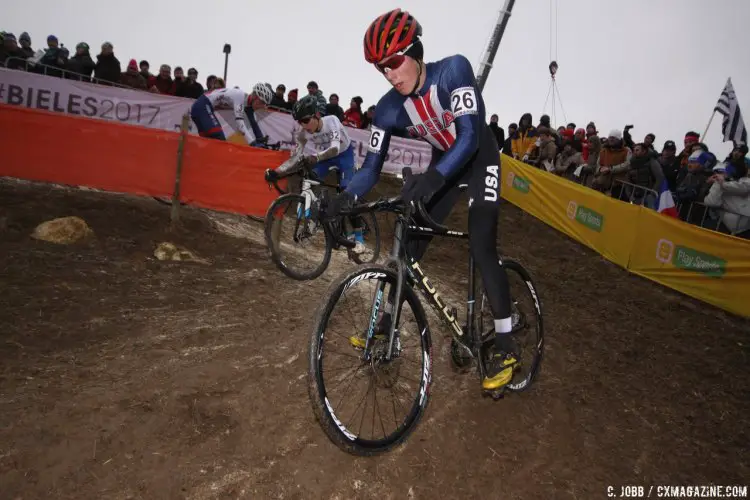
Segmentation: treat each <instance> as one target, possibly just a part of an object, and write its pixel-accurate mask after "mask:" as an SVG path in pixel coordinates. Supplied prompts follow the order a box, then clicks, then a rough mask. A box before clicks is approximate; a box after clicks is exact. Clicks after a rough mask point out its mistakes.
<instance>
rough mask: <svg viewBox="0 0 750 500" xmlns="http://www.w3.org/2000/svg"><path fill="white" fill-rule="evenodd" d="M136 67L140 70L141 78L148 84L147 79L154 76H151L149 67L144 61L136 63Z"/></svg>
mask: <svg viewBox="0 0 750 500" xmlns="http://www.w3.org/2000/svg"><path fill="white" fill-rule="evenodd" d="M138 67H139V68H140V69H141V76H142V77H143V78H144V79H145V80H146V82H147V83H148V81H149V79H150V78H151V77H152V76H154V75H152V74H151V72H150V71H149V69H151V65H150V64H149V63H148V61H146V60H145V59H144V60H142V61H141V62H139V63H138Z"/></svg>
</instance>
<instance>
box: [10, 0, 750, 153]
mask: <svg viewBox="0 0 750 500" xmlns="http://www.w3.org/2000/svg"><path fill="white" fill-rule="evenodd" d="M503 3H504V2H503V1H502V0H497V1H491V0H461V1H447V0H403V1H401V2H398V3H390V2H362V1H351V0H350V1H346V0H325V1H321V2H311V1H299V0H287V1H286V2H280V3H278V4H277V3H274V2H268V1H263V2H259V1H257V0H243V1H240V0H213V1H210V2H208V1H206V2H199V1H195V0H181V1H179V2H164V1H156V0H148V1H145V0H128V1H124V2H114V1H106V0H99V1H86V0H66V1H64V2H52V1H51V0H24V1H23V2H21V1H15V2H9V3H8V5H6V6H4V7H3V15H2V21H0V22H1V23H2V26H0V29H3V30H5V31H10V32H13V33H15V34H16V36H19V35H20V34H21V32H23V31H28V32H29V34H30V35H31V39H32V47H34V48H35V49H37V48H40V47H44V46H46V37H47V35H48V34H51V33H53V34H55V35H56V36H57V37H58V38H59V40H60V41H61V42H62V43H63V44H65V46H66V47H70V48H71V50H74V47H75V45H76V44H77V43H78V42H80V41H85V42H87V43H88V44H89V45H90V46H91V47H92V53H93V52H96V53H98V50H99V47H100V45H101V43H102V42H104V41H105V40H106V41H110V42H112V44H113V45H114V50H115V55H116V56H117V57H118V58H119V59H120V62H121V63H122V64H123V69H124V66H125V65H127V61H128V60H129V59H131V58H135V59H137V60H141V59H147V60H148V61H149V62H150V63H151V69H152V72H154V70H155V69H156V70H157V71H158V66H159V65H160V64H161V63H168V64H170V65H171V66H172V67H173V68H174V67H175V66H177V65H179V66H182V67H183V68H184V69H185V70H187V68H188V67H190V66H194V67H196V68H197V69H198V71H199V79H200V80H201V82H202V83H204V84H205V79H206V77H207V76H208V75H209V74H210V73H214V74H217V75H219V76H221V75H222V73H223V69H224V54H223V53H222V47H223V45H224V43H231V45H232V54H231V55H230V61H229V73H228V84H229V85H231V86H234V85H238V86H240V87H241V88H243V89H245V90H249V89H250V87H251V86H252V84H253V83H254V82H256V81H259V80H260V81H267V82H270V83H271V84H272V85H273V86H274V87H275V86H276V84H278V83H284V84H285V85H286V87H287V90H289V89H291V88H294V87H297V88H299V89H300V91H301V92H302V93H304V92H305V86H306V85H307V82H308V81H309V80H316V81H317V82H318V84H319V85H320V89H321V90H322V91H323V92H324V94H325V95H326V97H327V96H328V94H330V93H331V92H336V93H337V94H339V96H340V98H341V101H342V105H343V107H344V108H346V105H348V102H349V100H350V99H351V97H352V96H354V95H360V96H362V98H363V99H364V101H365V106H369V105H370V104H374V103H375V102H377V100H378V99H379V98H380V96H381V95H382V94H383V93H384V92H386V91H387V90H388V88H389V87H388V83H387V82H386V81H385V79H384V78H383V77H382V76H381V75H380V74H379V73H378V72H377V71H376V70H375V69H373V68H372V66H370V65H368V64H367V63H366V62H365V61H364V58H363V53H362V37H363V34H364V31H365V29H366V28H367V25H368V23H369V22H370V21H371V20H372V19H374V18H375V17H377V16H378V15H379V14H381V13H383V12H385V11H387V10H389V9H391V8H394V7H401V8H404V9H407V10H409V11H410V12H411V13H412V14H413V15H414V16H415V17H416V18H417V19H418V20H419V21H420V23H421V24H422V27H423V30H424V36H423V38H422V39H423V42H424V46H425V59H426V60H427V61H430V60H434V59H439V58H442V57H445V56H448V55H451V54H456V53H461V54H464V55H465V56H466V57H467V58H468V59H469V60H470V61H471V63H472V65H473V66H474V70H475V72H476V71H477V70H478V67H479V61H480V58H481V55H482V53H483V51H484V49H485V48H486V45H487V42H488V40H489V36H490V33H491V31H492V29H493V27H494V25H495V22H496V19H497V12H498V11H499V9H500V8H501V7H502V6H503ZM556 3H559V10H558V13H557V32H558V33H557V36H555V32H554V26H553V31H552V32H550V5H551V3H550V0H518V1H517V2H516V5H515V7H514V10H513V15H512V16H511V18H510V21H509V24H508V28H507V30H506V32H505V36H504V37H503V40H502V42H501V44H500V48H499V50H498V53H497V56H496V58H495V63H494V67H493V69H492V71H491V73H490V77H489V80H488V82H487V84H486V86H485V89H484V92H483V95H484V100H485V103H486V106H487V111H488V115H489V114H491V113H497V114H498V115H499V116H500V122H501V125H502V126H503V127H505V128H506V129H507V124H508V123H510V122H517V121H518V119H519V118H520V116H521V114H523V113H524V112H530V113H532V115H533V117H534V123H535V124H536V123H537V122H538V120H539V116H540V115H541V114H542V113H543V112H545V109H544V102H545V98H546V96H547V93H548V90H549V88H550V87H549V84H550V77H549V70H548V65H549V62H550V36H551V38H552V55H553V58H556V59H557V62H558V64H559V67H560V68H559V71H558V74H557V82H558V88H559V93H560V98H561V100H562V104H563V106H564V108H565V115H566V117H567V121H573V122H575V123H576V124H577V125H578V126H581V127H583V126H585V125H586V123H587V122H589V121H592V120H593V121H594V122H595V123H596V125H597V128H598V129H599V131H600V135H606V134H608V133H609V130H610V129H612V128H620V129H622V127H623V126H624V125H625V124H632V125H634V126H635V128H634V129H633V130H632V132H631V133H632V135H633V137H634V139H635V140H637V141H638V140H642V138H643V136H644V135H645V134H647V133H649V132H653V133H654V134H656V142H657V144H658V146H659V149H661V146H662V145H663V144H664V141H666V140H668V139H672V140H675V141H676V142H677V143H678V145H679V144H680V143H681V142H682V138H683V137H684V134H685V132H687V131H688V130H695V131H697V132H698V133H700V134H702V133H703V131H704V129H705V127H706V124H707V122H708V119H709V117H710V116H711V113H712V110H713V108H714V106H715V104H716V101H717V100H718V98H719V95H720V93H721V91H722V89H723V87H724V84H725V83H726V79H727V77H731V78H732V82H733V84H734V88H735V91H736V92H737V96H738V99H739V102H740V106H741V107H742V109H743V111H744V113H743V116H744V117H745V121H746V123H748V122H747V121H748V118H747V117H748V116H750V64H748V63H749V62H750V55H748V51H747V47H748V34H747V33H748V32H747V26H748V24H747V20H748V19H750V0H711V1H706V0H702V1H701V0H605V1H602V0H553V1H552V6H553V10H554V5H555V4H556ZM563 4H564V5H563ZM553 24H554V23H553ZM555 39H556V40H555ZM556 111H557V125H560V124H564V122H565V119H564V118H563V112H562V109H561V108H560V106H559V105H558V106H557V108H556ZM546 112H547V114H550V116H552V106H551V98H550V102H549V103H548V104H547V109H546ZM488 119H489V116H488ZM553 123H554V121H553ZM748 125H750V123H748ZM705 142H706V143H707V144H708V145H709V147H710V148H711V150H712V151H714V152H715V153H716V154H717V156H719V157H720V158H719V159H720V160H722V159H723V158H724V156H725V155H726V154H727V153H728V151H729V150H730V149H731V143H722V142H721V116H720V115H719V116H717V117H716V118H715V119H714V122H713V124H712V125H711V129H710V130H709V133H708V136H707V138H706V140H705Z"/></svg>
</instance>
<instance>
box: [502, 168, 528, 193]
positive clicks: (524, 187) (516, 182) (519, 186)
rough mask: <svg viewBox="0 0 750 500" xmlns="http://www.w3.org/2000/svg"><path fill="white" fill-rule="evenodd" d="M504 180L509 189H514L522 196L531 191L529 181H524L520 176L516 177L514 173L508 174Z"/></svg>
mask: <svg viewBox="0 0 750 500" xmlns="http://www.w3.org/2000/svg"><path fill="white" fill-rule="evenodd" d="M505 179H506V183H507V184H508V186H509V187H512V188H513V189H516V190H518V191H520V192H522V193H523V194H527V193H528V192H529V190H530V189H531V181H530V180H528V179H524V178H523V177H521V176H520V175H516V174H515V173H514V172H508V175H507V176H506V177H505Z"/></svg>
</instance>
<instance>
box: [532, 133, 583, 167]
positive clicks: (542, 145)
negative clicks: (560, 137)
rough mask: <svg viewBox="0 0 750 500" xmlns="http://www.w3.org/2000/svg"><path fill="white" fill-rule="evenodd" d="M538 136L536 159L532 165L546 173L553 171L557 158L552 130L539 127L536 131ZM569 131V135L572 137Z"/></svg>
mask: <svg viewBox="0 0 750 500" xmlns="http://www.w3.org/2000/svg"><path fill="white" fill-rule="evenodd" d="M536 131H537V133H538V134H539V146H538V148H537V149H538V152H539V153H538V157H537V159H536V161H535V163H534V165H536V166H537V167H538V168H541V169H544V170H546V171H547V172H552V171H554V170H555V156H557V144H555V139H554V137H553V136H552V129H550V128H549V127H544V126H542V127H539V128H537V129H536ZM572 132H573V131H572V130H571V135H572Z"/></svg>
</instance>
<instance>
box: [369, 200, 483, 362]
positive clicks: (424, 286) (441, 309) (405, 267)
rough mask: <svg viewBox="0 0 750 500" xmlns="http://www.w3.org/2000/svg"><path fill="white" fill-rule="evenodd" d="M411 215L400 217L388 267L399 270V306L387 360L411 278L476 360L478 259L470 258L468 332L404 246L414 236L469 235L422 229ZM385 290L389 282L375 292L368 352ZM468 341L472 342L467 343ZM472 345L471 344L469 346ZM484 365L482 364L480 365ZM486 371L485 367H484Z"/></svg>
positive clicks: (396, 308) (389, 358) (451, 231)
mask: <svg viewBox="0 0 750 500" xmlns="http://www.w3.org/2000/svg"><path fill="white" fill-rule="evenodd" d="M409 215H410V210H408V209H407V212H406V214H405V215H399V218H398V221H397V223H396V230H395V234H394V237H393V248H392V251H391V255H390V257H389V258H388V260H387V262H386V265H387V266H391V267H393V266H395V267H396V268H397V271H398V272H397V276H398V278H397V284H396V292H395V296H394V301H393V306H394V307H395V310H394V314H393V320H392V321H391V331H390V338H389V342H388V352H387V355H386V361H390V360H391V359H392V357H393V345H394V343H395V338H396V335H395V332H396V325H398V324H399V319H400V318H399V315H400V308H399V307H397V306H396V305H397V304H401V300H402V295H403V287H404V279H408V280H409V281H410V284H414V283H416V284H417V285H418V288H419V290H420V291H421V292H422V295H423V296H424V297H425V298H426V299H427V302H428V303H429V304H430V305H431V306H432V308H433V309H434V310H435V311H436V312H437V314H438V316H440V318H441V319H442V320H443V323H445V324H446V326H448V327H450V328H451V330H452V335H453V337H454V338H456V340H457V341H458V342H459V343H460V345H462V346H464V347H465V350H466V352H467V353H469V354H470V356H471V357H472V358H474V357H475V354H474V352H473V351H472V349H471V348H470V346H476V345H478V344H477V343H476V341H477V340H478V339H475V333H476V332H475V324H474V316H475V309H474V304H475V297H474V292H475V290H474V288H475V286H474V283H475V272H476V264H475V262H474V257H473V256H471V255H469V283H468V287H469V292H468V297H467V308H466V331H464V327H462V326H461V325H460V324H459V322H458V313H457V310H456V308H455V307H451V306H450V305H449V304H447V303H445V302H444V300H443V299H442V298H441V297H440V293H439V292H438V290H437V288H436V287H435V286H434V285H432V283H431V282H430V279H429V277H428V276H427V275H426V274H425V273H424V271H423V270H422V268H421V266H420V264H419V261H417V260H416V259H413V258H412V257H411V256H410V255H409V252H408V250H407V249H406V244H404V243H402V242H403V241H404V239H406V241H408V239H409V237H410V236H441V237H449V238H456V239H461V240H467V239H468V238H469V233H463V232H460V231H453V230H450V229H447V228H446V229H437V228H435V229H433V228H429V227H421V226H418V225H415V224H411V223H410V222H409ZM384 288H385V283H384V282H381V283H379V284H378V288H377V291H376V293H375V299H374V300H373V304H372V316H371V318H372V319H371V321H370V325H369V328H368V332H367V336H366V340H365V349H364V352H365V353H368V352H369V351H368V346H369V342H370V339H371V338H372V335H373V333H374V329H375V323H376V320H377V316H378V313H379V310H380V305H381V303H382V297H383V289H384ZM467 340H468V342H466V341H467ZM467 344H468V345H467ZM480 365H481V363H480ZM480 369H482V368H480Z"/></svg>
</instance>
